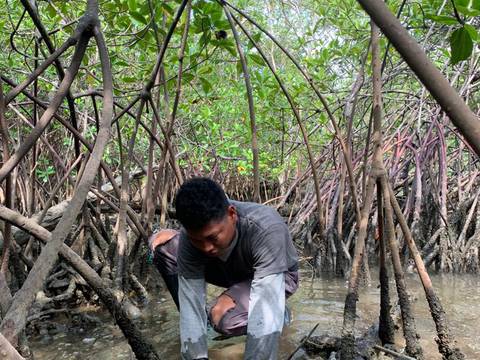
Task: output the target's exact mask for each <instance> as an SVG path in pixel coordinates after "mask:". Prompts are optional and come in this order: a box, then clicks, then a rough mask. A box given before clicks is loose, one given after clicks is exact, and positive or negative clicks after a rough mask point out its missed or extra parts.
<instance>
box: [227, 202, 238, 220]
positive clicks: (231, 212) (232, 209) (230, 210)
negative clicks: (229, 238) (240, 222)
mask: <svg viewBox="0 0 480 360" xmlns="http://www.w3.org/2000/svg"><path fill="white" fill-rule="evenodd" d="M227 215H228V217H230V218H232V219H235V220H236V219H237V208H236V207H235V206H233V205H229V206H228V208H227Z"/></svg>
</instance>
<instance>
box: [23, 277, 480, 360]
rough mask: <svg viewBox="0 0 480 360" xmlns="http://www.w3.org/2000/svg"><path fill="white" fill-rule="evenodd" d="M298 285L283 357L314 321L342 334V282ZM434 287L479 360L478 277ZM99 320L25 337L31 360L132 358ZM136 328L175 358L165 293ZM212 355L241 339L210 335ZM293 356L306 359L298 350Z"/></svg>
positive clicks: (374, 299) (364, 319)
mask: <svg viewBox="0 0 480 360" xmlns="http://www.w3.org/2000/svg"><path fill="white" fill-rule="evenodd" d="M302 275H303V277H302V281H301V286H300V288H299V290H298V291H297V293H296V294H295V295H294V296H292V298H290V299H289V301H288V304H289V306H290V308H291V310H292V316H293V321H292V323H291V325H290V326H289V327H288V328H286V329H285V330H284V334H283V335H282V341H281V357H280V358H282V359H284V358H287V357H288V355H289V354H290V353H291V352H292V351H293V350H294V349H295V347H296V346H297V344H298V343H299V341H300V339H301V338H302V337H303V336H305V334H306V333H308V332H309V331H310V330H311V329H312V328H313V327H314V325H315V324H316V323H319V324H320V325H319V327H318V329H317V330H316V332H315V334H322V333H328V334H331V335H338V334H340V332H341V326H342V314H343V303H344V300H345V294H346V290H347V289H346V283H345V281H344V280H339V279H335V278H326V277H323V278H320V279H315V280H313V281H312V280H311V279H310V273H308V272H304V273H303V274H302ZM432 280H433V283H434V286H435V288H436V289H437V292H438V295H439V296H440V298H441V300H442V302H443V305H444V307H445V310H446V312H447V317H448V320H449V324H450V326H451V330H452V333H453V334H454V335H455V337H456V339H457V341H458V345H459V347H460V348H461V349H462V351H463V352H464V353H465V354H466V356H467V359H480V328H479V324H480V277H475V276H452V275H443V276H439V275H436V276H433V277H432ZM407 281H408V285H409V289H410V294H411V295H412V297H413V298H414V299H416V300H415V302H414V312H415V317H416V319H417V328H418V331H419V333H420V336H421V344H422V346H423V348H424V352H425V354H426V356H427V359H432V360H435V359H441V357H440V356H439V355H438V352H437V348H436V345H435V342H434V336H435V334H434V323H433V321H432V320H431V317H430V314H429V311H428V306H427V303H426V301H425V297H424V295H423V290H422V287H421V284H420V283H419V281H418V278H417V277H416V276H413V275H410V276H408V279H407ZM377 285H378V281H377V280H376V279H374V280H373V285H372V286H370V287H367V288H364V289H362V291H361V294H360V301H359V304H358V309H359V311H358V320H357V325H358V326H357V334H361V333H362V332H363V331H364V330H366V329H367V328H368V326H369V325H370V324H372V323H373V322H374V321H376V319H377V317H378V311H379V305H378V304H379V289H378V287H377ZM94 314H95V315H96V316H98V317H100V318H101V319H102V320H103V322H102V324H101V325H100V326H97V327H95V328H93V329H88V330H84V331H82V329H78V328H75V329H68V326H69V325H68V324H67V330H66V331H62V332H60V333H57V334H55V335H52V336H51V337H49V336H47V337H45V336H43V337H37V338H32V339H30V341H31V346H32V349H33V352H34V355H35V358H36V359H44V360H49V359H51V360H54V359H55V360H57V359H95V360H104V359H105V360H107V359H133V358H134V357H133V355H132V354H131V352H130V350H129V347H128V345H127V344H126V342H125V341H124V339H123V336H122V334H121V332H120V330H118V328H116V327H115V326H114V325H113V323H112V322H111V320H110V319H109V316H108V314H106V313H101V312H100V313H99V312H96V313H94ZM139 321H140V323H141V328H142V329H144V333H145V334H146V336H147V337H148V338H150V340H151V341H152V342H153V344H154V345H155V348H156V349H157V351H158V353H159V354H160V355H161V358H162V359H178V358H179V356H178V349H179V341H178V337H179V336H178V326H177V324H178V313H177V311H176V308H175V306H174V304H173V302H172V301H170V298H169V296H168V294H159V295H158V296H157V297H155V298H154V299H153V300H152V301H151V303H150V304H149V305H148V306H147V308H146V309H144V311H143V314H142V317H141V319H140V320H139ZM209 335H210V340H209V341H210V347H209V348H210V358H211V359H241V358H242V352H243V346H244V340H245V339H244V337H240V338H232V339H229V340H223V341H214V340H213V337H214V336H215V333H214V332H211V333H210V334H209ZM296 358H305V357H304V356H303V354H302V353H301V352H299V353H298V355H297V356H296Z"/></svg>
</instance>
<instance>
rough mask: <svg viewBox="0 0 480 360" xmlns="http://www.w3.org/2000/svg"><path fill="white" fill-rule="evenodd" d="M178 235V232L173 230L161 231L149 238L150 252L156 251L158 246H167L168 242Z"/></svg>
mask: <svg viewBox="0 0 480 360" xmlns="http://www.w3.org/2000/svg"><path fill="white" fill-rule="evenodd" d="M177 234H178V232H177V231H176V230H172V229H165V230H160V231H159V232H157V233H155V234H153V235H152V236H150V237H149V238H148V246H149V248H150V250H152V251H155V248H156V247H157V246H158V245H163V244H165V243H166V242H167V241H169V240H170V239H171V238H173V237H174V236H175V235H177Z"/></svg>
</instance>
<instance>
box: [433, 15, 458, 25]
mask: <svg viewBox="0 0 480 360" xmlns="http://www.w3.org/2000/svg"><path fill="white" fill-rule="evenodd" d="M425 17H426V18H427V19H430V20H433V21H435V22H436V23H438V24H444V25H457V24H458V20H457V19H456V18H454V17H451V16H445V15H433V14H427V15H426V16H425Z"/></svg>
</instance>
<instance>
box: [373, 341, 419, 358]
mask: <svg viewBox="0 0 480 360" xmlns="http://www.w3.org/2000/svg"><path fill="white" fill-rule="evenodd" d="M373 348H374V349H377V350H380V351H383V352H384V353H387V354H389V355H393V356H395V357H396V358H397V359H403V360H416V359H415V358H413V357H411V356H407V355H403V354H400V353H398V352H396V351H393V350H390V349H387V348H385V347H383V346H380V345H373Z"/></svg>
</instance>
